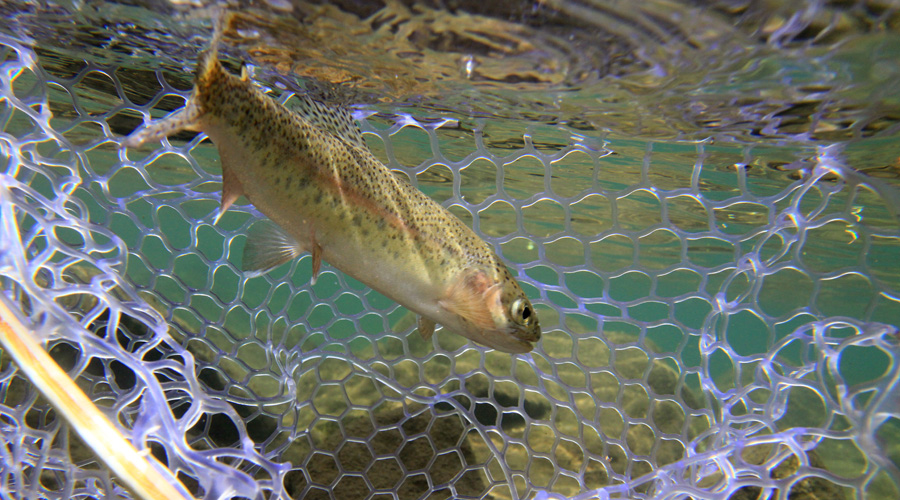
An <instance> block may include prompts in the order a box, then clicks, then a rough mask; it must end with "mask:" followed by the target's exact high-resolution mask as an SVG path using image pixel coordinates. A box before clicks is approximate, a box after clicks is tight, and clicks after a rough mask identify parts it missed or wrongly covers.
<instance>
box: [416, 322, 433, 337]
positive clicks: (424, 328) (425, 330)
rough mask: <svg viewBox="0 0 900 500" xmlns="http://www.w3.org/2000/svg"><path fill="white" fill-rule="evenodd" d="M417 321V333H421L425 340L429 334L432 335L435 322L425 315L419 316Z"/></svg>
mask: <svg viewBox="0 0 900 500" xmlns="http://www.w3.org/2000/svg"><path fill="white" fill-rule="evenodd" d="M418 323H419V335H421V336H422V338H423V339H425V340H428V339H430V338H431V336H432V335H434V327H435V322H434V321H432V320H430V319H428V318H426V317H425V316H419V317H418Z"/></svg>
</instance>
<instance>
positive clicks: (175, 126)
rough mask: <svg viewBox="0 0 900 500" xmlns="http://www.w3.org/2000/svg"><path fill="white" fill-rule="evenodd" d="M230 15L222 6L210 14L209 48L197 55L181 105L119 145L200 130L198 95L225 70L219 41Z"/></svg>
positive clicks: (125, 145)
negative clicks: (191, 85) (189, 88)
mask: <svg viewBox="0 0 900 500" xmlns="http://www.w3.org/2000/svg"><path fill="white" fill-rule="evenodd" d="M231 16H232V14H231V13H230V12H228V11H227V10H225V9H218V10H217V11H216V12H215V13H214V14H213V16H212V17H213V19H214V21H213V36H212V40H211V41H210V44H209V48H208V49H207V50H205V51H203V52H202V53H201V54H200V58H199V61H198V64H197V73H196V75H195V77H194V91H193V92H192V93H191V97H190V98H189V99H188V101H187V103H186V104H185V106H184V108H182V109H180V110H179V111H177V112H175V113H173V114H171V115H169V116H167V117H166V118H164V119H162V120H155V121H152V122H150V123H148V124H147V125H146V126H144V127H141V128H140V129H138V130H136V131H135V132H133V133H132V134H131V135H129V136H128V137H126V138H125V140H123V141H122V147H125V148H129V147H138V146H140V145H142V144H145V143H147V142H151V141H159V140H161V139H163V138H165V137H168V136H170V135H172V134H175V133H177V132H180V131H182V130H190V131H194V132H199V131H200V129H199V125H200V117H201V116H202V114H203V113H202V111H203V106H202V105H201V101H202V99H201V97H203V96H204V95H205V93H206V92H207V90H208V89H209V87H210V84H211V83H212V82H214V81H215V80H216V79H217V78H219V77H221V75H222V74H223V73H224V72H225V70H224V68H223V67H222V64H221V63H220V62H219V42H220V41H221V40H222V33H223V32H224V30H225V27H227V26H228V25H229V23H230V21H231Z"/></svg>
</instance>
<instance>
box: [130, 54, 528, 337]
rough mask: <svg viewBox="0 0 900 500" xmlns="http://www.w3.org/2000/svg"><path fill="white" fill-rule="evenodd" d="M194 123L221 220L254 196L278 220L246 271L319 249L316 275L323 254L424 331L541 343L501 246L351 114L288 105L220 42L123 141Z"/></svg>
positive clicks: (255, 235) (247, 259)
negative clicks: (228, 64) (413, 177)
mask: <svg viewBox="0 0 900 500" xmlns="http://www.w3.org/2000/svg"><path fill="white" fill-rule="evenodd" d="M184 129H188V130H196V131H202V132H205V133H206V134H207V135H208V136H209V138H210V139H211V140H212V141H213V143H214V144H215V145H216V147H217V148H218V150H219V156H220V158H221V163H222V176H223V188H222V206H221V208H220V212H219V216H221V214H222V213H224V212H225V211H227V210H228V208H229V207H230V206H231V204H232V203H233V202H234V201H235V200H236V199H237V198H238V197H239V196H241V195H245V196H246V197H247V199H249V200H250V202H251V203H253V205H254V206H256V208H257V209H258V210H259V211H260V212H262V213H263V214H264V215H266V216H267V217H268V218H269V219H271V221H264V222H260V223H257V224H255V225H254V226H253V227H252V228H251V231H250V234H249V235H248V239H247V245H246V247H245V251H244V256H243V264H242V267H243V268H244V270H246V271H267V270H269V269H272V268H274V267H276V266H278V265H281V264H283V263H284V262H287V261H289V260H291V259H294V258H296V257H298V256H299V255H301V254H302V253H303V252H310V253H311V254H312V256H313V259H312V260H313V271H312V275H313V281H314V280H315V278H316V276H317V275H318V272H319V266H320V263H321V261H322V260H325V261H326V262H328V263H330V264H331V265H333V266H334V267H336V268H338V269H340V270H341V271H343V272H345V273H347V274H349V275H350V276H353V277H354V278H356V279H357V280H359V281H361V282H362V283H365V284H366V285H368V286H370V287H371V288H373V289H375V290H378V291H379V292H381V293H382V294H384V295H385V296H387V297H389V298H391V299H393V300H395V301H397V302H398V303H400V304H401V305H403V306H405V307H406V308H408V309H410V310H411V311H413V312H415V313H416V314H417V315H418V318H419V332H420V334H421V335H422V336H423V337H425V338H426V339H428V338H430V336H431V334H432V332H433V331H434V328H435V325H436V324H440V325H442V326H444V327H445V328H446V329H448V330H450V331H452V332H455V333H457V334H460V335H463V336H465V337H467V338H469V339H471V340H473V341H475V342H477V343H479V344H482V345H485V346H488V347H492V348H495V349H498V350H501V351H505V352H510V353H522V352H528V351H530V350H531V349H532V348H533V344H534V343H535V342H537V341H538V340H539V339H540V335H541V333H540V326H539V323H538V319H537V315H536V314H535V312H534V308H533V306H532V305H531V303H530V302H529V300H528V298H527V297H526V295H525V293H524V292H523V291H522V289H521V287H520V286H519V284H518V283H517V281H516V280H515V279H514V278H513V276H512V275H511V274H510V272H509V270H508V269H507V267H506V265H505V264H504V263H503V262H502V261H501V260H500V258H499V257H498V256H497V254H496V253H495V252H494V250H493V248H492V247H491V246H490V245H489V244H487V243H486V242H485V241H484V240H482V239H481V238H480V237H478V236H477V235H476V234H475V233H474V232H473V231H472V230H471V229H470V228H469V227H468V226H466V225H465V224H463V222H462V221H460V220H459V219H458V218H457V217H456V216H454V215H453V214H452V213H450V212H449V211H448V210H447V209H445V208H444V207H443V206H441V205H440V204H438V203H437V202H435V201H434V200H432V199H431V198H429V197H428V196H426V195H424V194H423V193H422V192H421V191H419V190H418V189H416V188H415V187H414V186H412V185H411V184H409V183H408V182H405V181H402V180H401V179H399V178H398V177H397V176H396V175H395V174H394V173H393V172H391V170H390V169H388V168H387V167H386V166H385V165H384V164H382V163H381V162H380V161H379V160H378V159H377V158H375V156H374V155H373V154H372V153H371V151H369V150H368V148H367V147H366V146H365V142H364V141H363V139H362V136H361V134H360V133H359V129H358V128H357V127H356V125H355V124H354V123H353V122H352V118H351V117H350V115H349V113H347V112H346V111H345V110H343V109H341V108H331V107H328V106H326V105H325V104H323V103H318V102H316V101H313V100H311V99H309V98H307V97H303V98H302V99H301V100H300V105H299V107H298V108H297V109H296V110H290V109H288V108H286V107H285V106H284V105H282V104H279V103H277V102H276V101H274V100H273V99H272V98H271V97H269V96H268V95H266V94H264V93H263V92H261V91H260V90H259V89H257V88H256V86H254V85H253V83H252V82H251V81H250V79H249V78H248V77H247V75H246V72H244V73H243V74H242V75H241V76H240V77H238V76H235V75H232V74H230V73H228V72H227V71H226V70H225V69H224V68H223V67H222V65H221V64H220V62H219V60H218V58H217V55H216V50H215V42H214V43H213V48H212V49H211V50H210V51H208V52H206V53H204V54H203V55H201V57H200V60H199V62H198V71H197V74H196V79H195V86H194V91H193V93H192V96H191V98H190V100H189V101H188V103H187V104H186V105H185V107H184V108H183V109H182V110H181V111H179V112H177V113H175V114H173V115H172V116H170V117H168V118H165V119H163V120H159V121H155V122H152V123H150V124H148V125H147V126H146V127H144V128H141V129H139V130H137V131H135V132H134V133H132V135H130V136H129V137H128V138H126V140H125V141H124V142H123V146H125V147H136V146H139V145H141V144H143V143H145V142H147V141H149V140H155V139H159V138H162V137H164V136H168V135H171V134H172V133H175V132H177V131H180V130H184ZM273 223H274V224H273Z"/></svg>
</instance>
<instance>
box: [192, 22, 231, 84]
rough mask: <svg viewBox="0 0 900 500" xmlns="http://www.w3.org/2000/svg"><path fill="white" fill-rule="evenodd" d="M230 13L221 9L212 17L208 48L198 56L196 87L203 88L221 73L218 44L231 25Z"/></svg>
mask: <svg viewBox="0 0 900 500" xmlns="http://www.w3.org/2000/svg"><path fill="white" fill-rule="evenodd" d="M232 15H233V14H232V13H231V12H229V11H227V10H225V9H221V10H219V12H218V13H217V15H214V16H213V18H214V21H213V36H212V40H210V42H209V48H208V49H206V50H205V51H203V52H202V53H201V54H200V59H199V61H197V73H196V74H195V75H194V77H195V82H196V84H197V86H198V87H203V86H204V83H206V82H209V81H211V80H212V79H213V77H214V76H215V75H218V74H219V73H221V72H222V64H221V63H220V62H219V43H220V42H221V41H222V33H224V31H225V28H226V27H227V26H228V25H229V24H230V23H231V17H232Z"/></svg>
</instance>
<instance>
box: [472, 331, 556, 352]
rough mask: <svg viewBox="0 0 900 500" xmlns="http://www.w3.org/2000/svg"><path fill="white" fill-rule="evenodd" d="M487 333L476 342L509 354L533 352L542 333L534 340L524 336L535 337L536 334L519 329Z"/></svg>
mask: <svg viewBox="0 0 900 500" xmlns="http://www.w3.org/2000/svg"><path fill="white" fill-rule="evenodd" d="M485 333H486V335H482V336H481V338H479V339H477V340H476V342H478V343H479V344H482V345H484V346H486V347H490V348H491V349H496V350H498V351H502V352H505V353H509V354H525V353H528V352H531V351H532V349H534V344H535V342H537V341H538V339H540V337H541V335H540V333H538V334H537V337H536V338H534V340H531V339H530V338H523V337H534V335H532V334H530V332H525V331H517V330H513V331H509V330H500V331H496V332H485ZM492 334H493V335H492Z"/></svg>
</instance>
